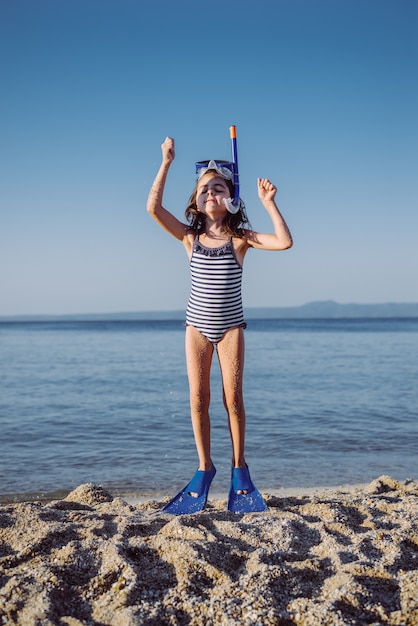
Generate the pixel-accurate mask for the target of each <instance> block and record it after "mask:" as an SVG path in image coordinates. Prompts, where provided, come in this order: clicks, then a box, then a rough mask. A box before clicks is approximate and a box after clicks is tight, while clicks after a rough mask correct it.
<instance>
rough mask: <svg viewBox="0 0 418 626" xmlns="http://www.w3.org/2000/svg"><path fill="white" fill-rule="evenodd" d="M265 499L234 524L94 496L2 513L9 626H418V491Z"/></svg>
mask: <svg viewBox="0 0 418 626" xmlns="http://www.w3.org/2000/svg"><path fill="white" fill-rule="evenodd" d="M263 495H264V497H265V498H266V501H267V503H268V506H269V511H268V512H266V513H254V514H247V515H238V516H235V515H233V514H231V513H229V512H228V511H227V510H226V498H225V499H216V498H213V499H211V498H210V499H209V502H208V506H207V508H206V510H205V511H204V512H202V513H198V514H196V515H193V516H182V517H172V516H169V515H164V514H161V512H160V509H161V507H162V505H163V502H164V501H166V500H160V501H146V502H140V501H139V500H135V498H128V497H127V498H124V499H122V498H120V497H117V498H113V497H112V495H111V494H110V493H108V492H107V491H106V490H104V489H103V488H101V487H99V486H95V485H92V484H86V485H81V486H80V487H78V488H77V489H75V490H74V491H72V492H71V493H70V494H69V495H68V496H67V497H66V498H65V499H62V500H55V501H51V502H47V503H40V502H20V503H11V504H3V505H1V507H0V623H1V624H7V625H9V624H21V625H33V626H35V625H37V626H38V625H39V626H40V625H42V626H44V625H48V626H49V625H58V624H63V625H67V626H76V625H80V624H86V625H92V626H93V625H94V626H104V625H111V626H134V625H137V624H147V625H148V624H149V625H153V624H155V625H156V626H157V625H158V626H159V625H164V624H173V625H175V624H191V625H198V624H205V625H206V624H221V625H222V624H224V625H229V624H231V625H233V624H236V625H241V624H244V625H259V626H261V625H263V626H264V625H266V624H279V625H281V624H283V625H293V624H296V625H311V624H312V625H321V626H325V625H329V626H340V625H341V626H342V625H346V624H389V625H395V624H396V625H408V626H410V625H413V624H418V483H417V482H416V481H412V480H405V481H403V482H399V481H396V480H394V479H392V478H390V477H387V476H382V477H380V478H378V479H376V480H375V481H373V482H372V483H371V484H369V485H366V486H362V487H352V488H348V487H347V488H346V487H342V488H340V489H338V490H337V489H334V490H331V489H326V490H322V491H321V490H306V491H305V492H304V491H303V490H299V491H297V492H296V491H295V492H294V493H293V494H292V493H286V494H274V495H272V494H268V493H264V494H263ZM167 499H168V498H167Z"/></svg>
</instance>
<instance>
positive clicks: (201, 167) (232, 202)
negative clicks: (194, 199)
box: [196, 126, 241, 214]
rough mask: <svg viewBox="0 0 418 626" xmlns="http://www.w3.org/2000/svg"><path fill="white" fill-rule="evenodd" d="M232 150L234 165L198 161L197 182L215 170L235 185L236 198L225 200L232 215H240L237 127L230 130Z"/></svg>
mask: <svg viewBox="0 0 418 626" xmlns="http://www.w3.org/2000/svg"><path fill="white" fill-rule="evenodd" d="M229 132H230V137H231V148H232V163H231V162H229V161H198V162H197V163H196V174H197V180H199V179H200V178H201V177H202V176H203V175H204V174H206V172H208V171H209V170H214V171H215V172H216V173H217V174H219V176H222V178H225V179H226V180H230V181H231V182H232V183H233V185H234V197H233V198H227V199H225V200H224V202H225V206H226V208H227V209H228V211H229V212H230V213H232V214H235V213H238V211H239V209H240V206H241V201H240V197H239V174H238V154H237V131H236V127H235V126H231V127H230V129H229Z"/></svg>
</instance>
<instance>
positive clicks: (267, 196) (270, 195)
mask: <svg viewBox="0 0 418 626" xmlns="http://www.w3.org/2000/svg"><path fill="white" fill-rule="evenodd" d="M257 185H258V197H259V198H260V200H261V202H262V203H263V204H264V203H265V202H268V201H269V200H274V197H275V195H276V193H277V187H276V186H275V185H273V183H271V182H270V181H269V179H268V178H258V179H257Z"/></svg>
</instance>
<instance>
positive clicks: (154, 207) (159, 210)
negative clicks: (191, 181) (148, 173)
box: [147, 137, 189, 242]
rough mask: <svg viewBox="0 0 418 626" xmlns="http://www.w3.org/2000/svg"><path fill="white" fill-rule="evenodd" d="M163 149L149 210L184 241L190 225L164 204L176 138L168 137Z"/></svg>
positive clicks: (158, 221)
mask: <svg viewBox="0 0 418 626" xmlns="http://www.w3.org/2000/svg"><path fill="white" fill-rule="evenodd" d="M161 151H162V162H161V166H160V169H159V170H158V173H157V176H156V177H155V180H154V182H153V184H152V187H151V189H150V192H149V196H148V202H147V211H148V213H149V214H150V215H151V216H152V217H153V218H154V219H155V221H156V222H157V224H159V225H160V226H161V227H162V228H164V229H165V230H166V231H167V232H169V233H170V235H173V237H175V238H176V239H179V240H180V241H183V242H184V240H185V238H186V235H187V233H188V230H189V228H188V226H187V225H186V224H183V223H182V222H180V220H178V219H177V218H176V217H175V216H174V215H173V214H172V213H170V211H167V209H165V208H164V207H163V205H162V202H163V194H164V187H165V182H166V179H167V174H168V170H169V169H170V166H171V164H172V162H173V161H174V157H175V152H174V139H171V137H167V138H166V140H165V141H164V143H163V144H162V146H161Z"/></svg>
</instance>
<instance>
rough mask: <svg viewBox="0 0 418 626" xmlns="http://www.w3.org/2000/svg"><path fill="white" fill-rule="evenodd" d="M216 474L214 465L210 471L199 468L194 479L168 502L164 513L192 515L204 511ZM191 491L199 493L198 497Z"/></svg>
mask: <svg viewBox="0 0 418 626" xmlns="http://www.w3.org/2000/svg"><path fill="white" fill-rule="evenodd" d="M215 474H216V468H215V466H214V465H212V469H211V470H210V471H208V472H205V471H204V470H197V472H196V474H195V475H194V476H193V478H192V480H191V481H190V482H189V483H188V484H187V485H186V486H185V488H184V489H182V490H181V491H180V492H179V493H178V494H177V495H176V496H175V497H174V498H173V499H172V500H170V502H169V503H168V504H166V505H165V507H164V508H163V513H171V514H172V515H190V514H191V513H198V512H199V511H203V509H204V508H205V506H206V502H207V499H208V493H209V489H210V486H211V484H212V480H213V477H214V476H215ZM191 493H197V494H199V495H198V496H197V497H195V496H192V495H190V494H191Z"/></svg>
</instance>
